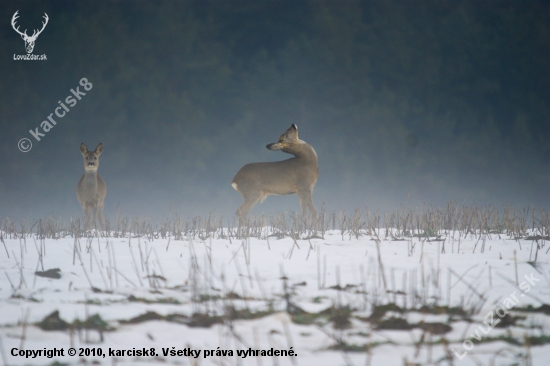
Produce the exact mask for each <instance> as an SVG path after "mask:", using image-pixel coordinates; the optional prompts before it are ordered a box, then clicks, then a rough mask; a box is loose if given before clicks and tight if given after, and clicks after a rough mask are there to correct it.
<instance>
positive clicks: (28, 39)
mask: <svg viewBox="0 0 550 366" xmlns="http://www.w3.org/2000/svg"><path fill="white" fill-rule="evenodd" d="M18 12H19V10H17V11H16V12H15V14H13V17H12V18H11V26H12V27H13V29H14V30H15V31H16V32H17V33H19V35H21V38H23V41H25V49H26V50H27V53H32V50H33V49H34V42H36V39H37V38H38V36H39V35H40V33H42V31H43V30H44V28H46V24H48V20H49V18H48V14H46V13H44V20H45V22H42V29H40V30H36V29H35V30H34V32H33V33H32V36H29V35H27V30H26V29H25V31H24V32H21V31H20V30H19V26H18V27H17V28H16V27H15V20H16V19H17V18H19V15H17V13H18Z"/></svg>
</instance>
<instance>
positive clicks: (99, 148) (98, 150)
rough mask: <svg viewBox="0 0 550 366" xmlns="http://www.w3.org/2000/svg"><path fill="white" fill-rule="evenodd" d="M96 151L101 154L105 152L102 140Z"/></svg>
mask: <svg viewBox="0 0 550 366" xmlns="http://www.w3.org/2000/svg"><path fill="white" fill-rule="evenodd" d="M95 152H96V153H97V154H98V155H99V154H101V153H102V152H103V142H101V143H100V144H99V145H97V147H96V148H95Z"/></svg>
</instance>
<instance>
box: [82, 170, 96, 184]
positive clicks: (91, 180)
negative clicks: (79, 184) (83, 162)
mask: <svg viewBox="0 0 550 366" xmlns="http://www.w3.org/2000/svg"><path fill="white" fill-rule="evenodd" d="M98 175H99V174H98V173H97V170H94V171H89V170H86V171H85V172H84V184H85V185H86V186H88V187H95V186H97V177H98Z"/></svg>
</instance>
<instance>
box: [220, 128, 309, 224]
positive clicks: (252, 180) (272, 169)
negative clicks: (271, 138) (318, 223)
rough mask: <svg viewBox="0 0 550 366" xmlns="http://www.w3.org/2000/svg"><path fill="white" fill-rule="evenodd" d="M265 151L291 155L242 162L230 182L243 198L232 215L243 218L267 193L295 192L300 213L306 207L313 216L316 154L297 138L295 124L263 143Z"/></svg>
mask: <svg viewBox="0 0 550 366" xmlns="http://www.w3.org/2000/svg"><path fill="white" fill-rule="evenodd" d="M266 147H267V148H268V149H269V150H283V151H284V152H285V153H288V154H292V155H294V157H293V158H290V159H287V160H282V161H276V162H268V163H251V164H246V165H245V166H243V167H242V168H241V170H239V172H238V173H237V174H236V175H235V177H234V178H233V181H232V183H231V185H232V186H233V188H234V189H235V190H236V191H237V192H239V193H240V194H241V196H243V198H244V202H243V204H242V205H241V206H240V207H239V208H238V209H237V212H236V214H237V215H238V216H239V219H241V220H243V219H244V218H245V217H246V215H247V214H248V212H249V211H250V209H251V208H252V207H253V206H254V205H255V204H256V202H258V201H260V203H262V202H263V200H264V199H265V198H266V197H267V196H268V195H270V194H277V195H289V194H293V193H297V194H298V199H299V201H300V207H301V209H302V213H303V214H306V210H309V213H310V214H311V215H312V217H313V218H316V217H317V210H316V209H315V205H314V204H313V199H312V198H311V193H312V191H313V187H314V186H315V183H316V182H317V178H318V177H319V168H318V166H317V154H316V153H315V150H313V147H311V145H309V144H308V143H306V142H305V141H302V140H300V139H299V138H298V127H297V126H296V125H295V124H292V125H291V126H290V127H289V129H288V130H286V131H285V133H283V134H282V135H281V136H279V140H278V142H276V143H272V144H269V145H267V146H266Z"/></svg>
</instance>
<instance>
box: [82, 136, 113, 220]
mask: <svg viewBox="0 0 550 366" xmlns="http://www.w3.org/2000/svg"><path fill="white" fill-rule="evenodd" d="M80 152H81V153H82V156H83V157H84V174H83V175H82V177H81V178H80V180H79V181H78V184H77V186H76V197H77V199H78V202H80V205H81V206H82V210H83V211H84V214H85V221H84V222H85V227H86V228H88V227H89V226H90V225H91V224H92V222H93V223H94V226H95V225H97V224H99V225H100V228H103V205H104V202H105V196H106V195H107V186H106V185H105V182H104V181H103V178H101V175H99V173H98V172H97V169H98V168H99V155H101V153H102V152H103V143H100V144H99V145H97V147H96V148H95V150H94V151H88V148H87V147H86V145H85V144H84V143H81V144H80Z"/></svg>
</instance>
